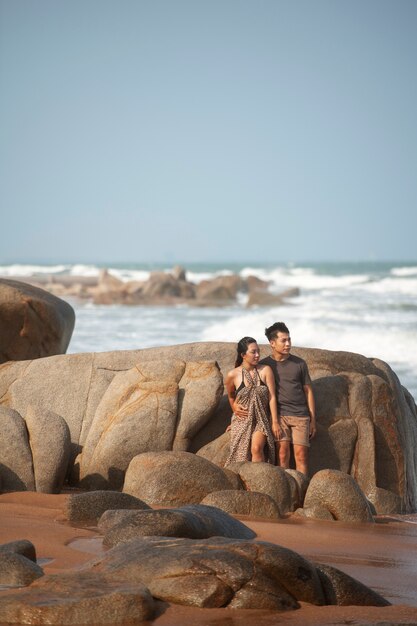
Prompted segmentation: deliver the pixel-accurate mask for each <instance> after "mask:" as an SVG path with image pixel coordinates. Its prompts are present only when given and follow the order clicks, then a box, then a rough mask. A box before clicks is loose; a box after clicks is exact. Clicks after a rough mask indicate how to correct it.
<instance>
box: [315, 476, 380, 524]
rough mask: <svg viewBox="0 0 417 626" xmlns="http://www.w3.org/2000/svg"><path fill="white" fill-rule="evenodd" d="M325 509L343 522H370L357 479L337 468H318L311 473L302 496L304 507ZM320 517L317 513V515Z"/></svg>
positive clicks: (369, 515)
mask: <svg viewBox="0 0 417 626" xmlns="http://www.w3.org/2000/svg"><path fill="white" fill-rule="evenodd" d="M309 509H315V510H317V511H318V512H319V510H320V509H325V510H327V511H328V512H329V513H330V514H331V516H332V517H333V519H335V520H338V521H343V522H373V521H374V518H373V516H372V512H371V509H370V506H369V504H368V502H367V499H366V498H365V496H364V494H363V492H362V490H361V489H360V487H359V485H358V484H357V482H356V481H355V480H354V478H352V476H349V475H348V474H345V473H344V472H341V471H339V470H321V471H320V472H317V474H315V475H314V476H313V478H312V479H311V481H310V484H309V486H308V489H307V493H306V496H305V499H304V510H305V511H308V510H309ZM316 516H318V517H321V515H320V513H319V515H316Z"/></svg>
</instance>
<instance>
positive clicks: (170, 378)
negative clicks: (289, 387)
mask: <svg viewBox="0 0 417 626" xmlns="http://www.w3.org/2000/svg"><path fill="white" fill-rule="evenodd" d="M1 297H3V304H2V303H1ZM0 314H1V317H0V322H1V323H2V324H3V325H4V328H6V329H7V330H8V331H9V332H8V334H7V345H4V346H3V347H2V351H1V352H2V355H3V359H2V360H3V361H6V362H3V364H2V365H1V366H0V419H1V421H2V438H1V439H0V490H1V492H2V495H0V503H1V504H2V505H3V503H8V506H9V507H12V508H13V507H14V511H15V513H16V514H17V517H16V522H15V524H14V525H13V522H12V521H11V519H10V517H9V518H8V517H7V516H8V515H9V514H8V508H7V506H6V508H5V507H4V506H2V507H0V521H3V522H4V526H3V527H2V528H3V531H2V530H0V538H1V540H2V541H3V543H2V544H1V545H0V584H1V585H3V587H4V588H3V591H1V592H0V624H1V623H7V624H12V623H16V624H20V623H32V624H33V623H36V624H61V625H64V624H68V626H69V625H70V624H77V623H84V624H96V625H101V624H103V625H104V624H125V623H126V624H127V623H129V622H130V623H131V622H132V621H134V622H136V623H140V622H142V621H144V620H145V621H147V622H148V623H149V621H150V620H154V621H155V624H161V626H162V625H163V624H164V623H166V624H168V623H170V622H169V621H167V622H166V621H164V620H166V619H168V620H169V619H171V617H172V619H174V620H175V619H178V615H179V613H178V611H179V607H180V606H185V607H188V608H190V610H194V611H196V610H197V609H200V610H206V609H209V608H210V611H208V614H207V615H206V614H204V616H203V617H201V618H200V617H199V620H200V623H202V624H205V623H207V624H209V623H210V620H211V619H212V618H211V617H210V615H209V614H210V612H211V611H228V612H229V613H228V614H229V615H230V611H233V614H232V615H233V616H235V615H236V616H238V615H239V614H240V612H241V611H242V610H243V609H244V611H254V613H253V616H254V622H253V623H255V621H256V619H258V618H259V615H260V612H262V615H264V614H265V616H266V619H267V620H268V619H273V618H274V616H275V617H276V615H277V614H278V615H279V619H280V621H282V619H285V620H289V618H288V617H287V615H288V614H289V613H297V614H298V613H300V614H301V613H302V612H303V611H304V608H305V607H307V609H308V611H307V612H310V613H311V611H313V616H315V617H314V619H316V620H320V619H321V620H323V619H327V618H324V617H323V615H324V613H321V616H320V615H319V614H320V611H321V610H322V609H325V608H328V607H329V606H331V607H333V609H334V610H336V608H341V607H346V606H348V607H349V609H351V608H352V607H353V606H356V608H358V607H362V610H365V609H363V607H366V615H367V616H369V615H371V613H369V611H370V610H371V607H374V609H373V610H374V611H379V613H375V614H374V617H376V616H377V615H378V616H379V617H381V619H382V616H384V619H385V618H386V616H387V615H389V613H388V611H390V610H391V609H392V607H390V606H389V604H390V597H391V596H393V597H394V602H395V601H396V598H398V597H400V598H402V597H403V595H402V591H401V578H400V579H399V582H398V583H397V582H395V585H396V591H395V593H394V592H392V593H391V596H390V586H389V577H388V579H387V578H385V579H384V582H383V583H382V582H378V580H376V582H374V584H373V585H370V584H369V583H368V581H367V580H366V579H364V580H363V581H360V580H359V579H356V577H355V576H352V573H351V572H347V571H345V568H344V566H343V564H344V563H346V562H349V561H346V560H345V561H344V560H343V559H346V554H347V555H349V551H350V548H349V546H348V547H346V545H345V547H344V552H342V553H341V554H340V550H339V547H338V546H337V544H335V545H333V544H332V543H331V541H330V540H328V543H327V544H326V538H330V537H332V538H333V540H335V541H340V540H341V538H342V537H343V535H341V534H338V533H337V531H334V530H333V528H334V527H337V526H338V525H342V526H343V525H346V524H350V525H351V530H350V536H351V537H353V535H355V533H357V532H359V533H360V534H361V535H363V537H364V540H365V538H366V541H367V542H368V543H369V542H370V538H371V537H372V536H373V534H375V535H378V536H379V535H381V536H383V537H384V540H385V543H386V544H387V545H391V546H392V553H393V555H394V556H393V559H394V561H395V551H396V549H397V550H398V551H399V553H401V554H402V555H403V557H404V554H405V553H407V550H408V551H410V547H407V548H405V544H408V543H409V546H413V545H414V542H415V536H416V533H415V532H414V527H411V529H410V528H408V525H404V524H403V525H402V526H403V528H405V527H407V531H406V532H403V531H402V530H401V529H399V528H398V522H388V527H389V528H386V529H385V534H384V532H382V534H381V531H380V530H378V529H379V528H383V525H381V524H380V523H378V522H380V521H381V520H382V519H383V518H381V516H388V515H393V516H395V517H396V519H400V516H401V513H414V512H415V511H416V510H417V466H416V463H417V461H416V458H415V449H416V447H417V407H416V405H415V402H414V400H413V398H412V397H411V395H410V394H409V393H408V391H407V390H406V389H405V388H404V387H402V386H401V383H400V381H399V380H398V377H397V376H396V374H395V373H394V372H393V371H392V369H391V368H390V367H389V366H388V365H387V364H386V363H384V362H382V361H379V360H378V359H368V358H366V357H363V356H361V355H358V354H353V353H348V352H331V351H328V350H319V349H306V348H297V349H294V352H295V354H297V355H299V356H301V357H302V358H304V359H305V360H306V361H307V363H308V366H309V370H310V373H311V376H312V380H313V388H314V393H315V396H316V403H317V437H316V438H315V439H314V440H313V442H312V446H311V450H310V475H309V476H304V475H303V474H300V472H297V471H295V470H293V469H289V470H284V469H283V468H280V467H276V466H272V465H269V464H267V463H248V462H246V463H238V464H233V465H229V466H228V467H224V464H225V458H226V456H227V451H228V447H229V433H228V432H225V429H226V426H227V424H228V423H229V421H230V406H229V404H228V401H227V397H226V395H225V393H224V383H223V381H224V376H225V374H226V372H227V371H228V370H229V369H230V368H231V367H232V365H233V362H234V354H235V345H234V344H230V343H215V342H211V343H194V344H184V345H177V346H169V347H164V348H151V349H146V350H132V351H116V352H109V353H91V354H74V355H65V354H55V355H54V356H45V353H46V354H48V352H49V354H51V353H52V354H54V353H55V352H59V351H64V350H65V345H67V343H68V341H69V338H70V335H71V332H72V327H73V323H74V318H73V314H72V310H71V308H70V307H69V305H67V304H66V303H62V301H61V300H59V298H57V297H56V296H53V295H51V294H49V293H48V294H46V295H45V292H44V291H43V290H41V289H39V288H36V287H33V286H29V285H24V284H23V283H17V282H13V281H1V284H0ZM9 319H14V320H15V325H14V326H11V325H10V324H9ZM51 337H52V338H53V340H54V341H53V342H51V341H50V339H51ZM3 341H5V340H4V339H3ZM0 347H1V345H0ZM268 352H269V346H262V347H261V353H262V356H265V355H266V354H267V353H268ZM13 355H15V356H14V358H15V360H11V359H12V358H13ZM22 355H23V358H22ZM39 357H41V358H39ZM69 490H70V493H67V495H65V496H64V492H68V491H69ZM19 492H20V493H19ZM53 494H56V495H53ZM48 499H51V500H48ZM25 502H26V503H28V502H30V503H32V504H31V506H32V505H34V506H35V509H36V511H32V513H33V515H34V518H33V517H32V518H31V516H30V515H28V509H26V511H24V510H22V508H21V505H22V503H25ZM41 502H42V503H43V505H44V509H42V507H40V506H39V504H40V503H41ZM49 502H50V503H51V504H49ZM55 506H56V507H57V509H58V510H57V511H55V513H54V516H53V519H51V517H50V512H49V509H50V508H54V507H55ZM254 515H256V516H257V518H258V520H263V521H262V522H260V521H258V522H256V523H257V524H258V526H256V527H253V526H252V521H251V520H253V516H254ZM42 516H44V517H45V518H48V520H49V521H48V524H49V530H46V529H45V526H42V522H41V519H42ZM2 517H3V519H2ZM19 517H20V518H21V519H19ZM39 518H41V519H39ZM385 519H387V518H385ZM30 520H31V521H30ZM63 524H64V525H65V528H66V529H67V530H66V531H65V532H63V529H64V527H63ZM69 524H71V527H72V531H70V532H72V533H74V535H73V536H74V537H75V536H77V535H78V536H80V537H82V538H85V539H88V538H91V539H94V541H96V544H95V545H96V547H97V541H98V542H99V544H100V549H99V552H98V553H97V554H96V557H95V558H92V556H91V554H90V555H89V558H85V559H84V558H83V559H82V563H83V565H82V567H81V569H78V570H75V569H74V563H75V561H74V552H76V550H77V548H74V549H71V550H69V551H66V552H65V555H66V556H65V559H67V561H66V562H67V565H68V566H66V565H65V563H64V564H61V567H58V568H57V569H56V571H55V572H53V571H52V570H51V571H49V563H50V556H49V555H48V550H49V546H50V545H51V547H52V543H53V541H54V539H53V537H56V536H57V535H58V536H59V537H60V538H61V539H60V540H63V539H62V538H63V537H64V536H65V537H66V540H65V541H66V545H67V546H68V541H69V536H68V528H70V527H69V526H68V525H69ZM259 524H261V526H259ZM262 524H267V525H268V524H269V525H270V526H263V532H261V533H260V532H259V528H262ZM281 524H284V525H285V524H289V526H288V529H287V533H286V534H285V533H284V536H283V535H282V534H281V532H280V531H281V530H282V526H281ZM310 524H314V525H317V524H322V525H323V526H322V527H321V530H319V531H318V537H319V541H320V543H321V544H323V546H325V547H324V548H323V549H322V550H320V551H319V553H317V552H315V551H314V548H313V546H312V545H311V544H309V543H308V538H307V539H306V540H305V541H304V543H303V541H300V542H299V543H300V545H301V546H302V545H304V547H305V549H304V552H300V545H298V544H297V542H296V543H295V544H294V543H292V544H291V542H289V541H287V540H288V533H289V528H290V527H291V528H298V529H300V528H302V529H303V531H305V532H307V531H309V530H310V529H311V528H312V526H311V525H310ZM392 524H393V525H394V526H392ZM328 525H330V526H328ZM400 526H401V524H400ZM36 527H39V528H43V530H42V531H41V530H40V531H39V532H40V533H41V532H46V536H43V537H42V538H40V536H39V534H38V535H36V532H35V533H34V534H33V531H34V530H35V529H36ZM255 528H256V529H255ZM314 528H317V527H316V526H314ZM344 528H345V531H346V532H347V533H348V534H349V531H348V530H346V529H347V528H349V527H348V526H344ZM81 529H84V530H83V531H82V532H81ZM355 529H356V530H355ZM369 529H377V530H375V531H374V533H373V534H372V533H371V534H370V530H369ZM275 531H276V534H275ZM48 533H50V535H49V534H48ZM90 533H91V534H90ZM290 534H291V533H290ZM299 534H300V533H298V535H299ZM6 535H7V537H6ZM32 536H36V541H33V542H32V540H31V537H32ZM316 536H317V535H316ZM401 537H402V538H401ZM294 538H295V537H294V536H293V539H294ZM393 538H394V539H393ZM298 539H300V537H299V536H298ZM306 541H307V544H308V545H309V548H308V549H307V548H306ZM342 541H345V540H344V539H343V540H342ZM323 542H324V543H323ZM370 543H372V542H370ZM381 545H382V544H379V549H380V550H381V549H382V548H381ZM385 549H386V547H385ZM368 553H369V549H368V547H367V548H366V551H365V554H367V555H368ZM337 554H339V557H337V556H335V555H337ZM374 554H376V553H375V552H372V550H371V551H370V553H369V555H368V556H367V557H366V558H369V559H370V560H371V562H372V560H375V556H373V555H374ZM343 555H345V556H343ZM311 557H313V558H311ZM54 560H55V559H54ZM75 560H76V559H75ZM339 563H340V564H341V568H340V569H339V567H338V566H337V565H338V564H339ZM381 563H382V567H383V568H388V566H389V563H388V561H384V560H383V561H381ZM404 563H407V568H410V567H411V570H412V566H411V565H410V564H409V559H408V560H407V557H404ZM404 563H403V567H405V565H404ZM50 565H51V567H52V563H50ZM55 566H56V564H55ZM400 570H401V566H400ZM407 571H408V570H407ZM402 573H404V571H403V572H402ZM407 576H409V577H410V576H411V580H413V576H414V573H413V571H411V573H408V574H407ZM372 580H374V579H372ZM404 584H405V583H404ZM395 585H394V586H395ZM407 598H409V599H410V603H411V605H412V608H407V607H406V608H404V607H399V608H398V609H397V607H395V608H394V609H392V610H393V612H392V615H396V616H397V617H398V615H399V614H400V613H399V609H400V608H401V619H403V620H405V621H402V622H401V623H415V621H414V622H413V621H407V620H408V619H411V618H410V615H412V616H413V618H412V619H415V618H416V610H417V609H415V608H414V606H415V605H417V598H416V597H415V591H414V590H412V591H410V593H409V595H408V596H407ZM226 607H227V608H226ZM312 607H315V608H314V609H313V608H312ZM346 610H347V609H346ZM235 612H236V613H235ZM189 615H191V614H189ZM212 615H213V614H212ZM327 615H328V613H327ZM333 615H335V614H333ZM341 615H342V613H341ZM346 615H347V614H346V613H343V619H345V618H346ZM358 615H365V613H358ZM169 616H171V617H169ZM256 616H257V617H256ZM283 616H285V618H284V617H283ZM397 617H396V619H397ZM281 618H282V619H281ZM224 619H225V618H224V616H223V617H219V620H220V623H222V620H224ZM232 619H234V617H233V618H232ZM236 619H240V618H236ZM372 619H373V618H372ZM172 623H175V621H174V622H172ZM177 623H178V622H177ZM249 623H250V622H249ZM265 623H267V622H265ZM271 623H274V622H271ZM288 623H294V624H296V623H299V624H301V623H307V622H305V621H304V622H303V621H299V622H297V618H295V621H293V622H291V621H288ZM309 623H314V621H312V622H309ZM316 623H327V622H326V621H321V622H320V621H317V622H316ZM329 623H339V622H337V621H335V622H329ZM341 623H343V622H341ZM344 623H345V622H344ZM360 623H363V622H360ZM366 623H373V622H372V621H371V622H366ZM384 623H390V622H389V621H388V622H387V621H384ZM392 623H398V621H393V622H392Z"/></svg>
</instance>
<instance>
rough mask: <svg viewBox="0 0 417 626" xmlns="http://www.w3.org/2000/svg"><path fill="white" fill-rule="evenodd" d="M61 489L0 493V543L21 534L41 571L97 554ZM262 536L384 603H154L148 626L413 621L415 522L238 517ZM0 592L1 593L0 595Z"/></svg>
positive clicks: (416, 606)
mask: <svg viewBox="0 0 417 626" xmlns="http://www.w3.org/2000/svg"><path fill="white" fill-rule="evenodd" d="M66 497H67V496H66V495H65V494H60V495H45V494H40V493H32V492H20V493H11V494H2V495H0V543H6V542H8V541H13V540H16V539H29V540H30V541H32V542H33V543H34V545H35V546H36V550H37V555H38V560H39V564H40V565H41V566H42V567H43V569H44V571H45V573H57V572H62V571H64V570H68V569H76V568H77V567H80V566H81V565H83V564H84V563H86V562H88V561H89V560H90V559H91V558H92V557H93V556H95V555H97V554H101V553H102V546H101V541H100V539H99V538H98V536H97V532H96V530H95V529H93V528H75V527H74V526H71V525H69V524H68V523H65V522H64V521H63V518H62V507H63V505H64V502H65V499H66ZM241 519H242V521H244V522H245V523H246V524H247V525H248V526H250V527H251V528H253V530H255V532H256V533H257V535H258V539H259V540H262V541H270V542H273V543H277V544H280V545H283V546H285V547H287V548H290V549H293V550H296V551H297V552H299V553H300V554H302V555H304V556H305V557H307V558H309V559H311V560H314V561H320V562H323V563H328V564H330V565H334V566H335V567H338V568H339V569H341V570H343V571H344V572H346V573H348V574H350V575H351V576H354V577H355V578H357V579H358V580H360V581H362V582H363V583H365V584H367V585H368V586H370V587H372V588H373V589H375V590H376V591H378V592H379V593H381V594H382V595H383V596H384V597H386V598H387V599H388V600H389V601H390V602H392V603H393V606H391V607H384V608H377V607H332V606H330V607H314V606H311V605H308V604H304V603H303V604H302V606H301V608H300V609H299V610H297V611H291V612H288V613H278V612H276V611H259V610H231V609H196V608H193V607H181V606H176V605H171V606H167V605H165V604H163V603H159V614H158V616H157V617H156V618H155V619H154V620H152V622H147V623H148V624H152V625H154V626H179V625H181V626H195V625H196V624H198V625H199V626H200V625H201V626H223V625H225V626H244V625H245V626H259V624H262V626H270V625H275V624H284V625H286V624H288V625H292V626H304V625H305V624H311V625H312V626H314V625H324V624H328V625H330V624H352V625H359V624H360V625H362V626H364V625H366V624H373V625H376V624H379V625H380V626H381V625H382V624H383V625H384V626H387V625H388V624H397V625H398V624H417V559H416V548H417V524H408V523H402V522H394V521H389V522H388V521H386V520H381V522H380V523H378V524H372V525H371V524H369V525H368V524H343V523H340V522H337V523H336V522H315V521H312V520H297V519H289V520H284V521H277V522H266V521H264V520H259V519H257V520H254V519H251V520H249V519H247V518H241ZM0 593H1V592H0ZM97 626H99V625H97Z"/></svg>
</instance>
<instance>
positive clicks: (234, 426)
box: [225, 367, 275, 465]
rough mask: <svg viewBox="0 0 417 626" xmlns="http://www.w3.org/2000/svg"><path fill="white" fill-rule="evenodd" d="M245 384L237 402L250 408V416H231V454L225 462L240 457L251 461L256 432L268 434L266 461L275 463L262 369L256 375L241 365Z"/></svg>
mask: <svg viewBox="0 0 417 626" xmlns="http://www.w3.org/2000/svg"><path fill="white" fill-rule="evenodd" d="M242 382H243V383H244V386H243V387H242V388H241V389H239V391H238V392H237V394H236V402H238V403H239V404H241V405H242V406H243V407H245V408H247V410H248V416H247V417H244V418H242V417H237V416H236V415H233V416H232V423H231V428H230V435H231V437H230V454H229V456H228V458H227V461H226V463H225V465H230V464H231V463H238V462H240V461H251V460H252V456H251V441H252V435H253V433H255V432H261V433H263V434H264V435H265V436H266V444H265V448H264V456H265V461H266V462H267V463H272V464H273V465H275V442H274V435H273V434H272V430H271V422H270V418H269V390H268V387H267V386H266V385H265V384H262V383H261V378H260V376H259V372H258V370H257V369H255V376H254V377H253V378H252V376H251V375H250V374H249V372H248V371H246V369H245V368H243V367H242Z"/></svg>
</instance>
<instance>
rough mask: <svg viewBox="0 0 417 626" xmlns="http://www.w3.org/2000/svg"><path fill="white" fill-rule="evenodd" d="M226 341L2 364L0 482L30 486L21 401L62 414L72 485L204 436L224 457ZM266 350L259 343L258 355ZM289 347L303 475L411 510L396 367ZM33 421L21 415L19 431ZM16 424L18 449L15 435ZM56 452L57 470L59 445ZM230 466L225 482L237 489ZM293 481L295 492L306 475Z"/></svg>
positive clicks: (229, 351)
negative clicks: (303, 407)
mask: <svg viewBox="0 0 417 626" xmlns="http://www.w3.org/2000/svg"><path fill="white" fill-rule="evenodd" d="M235 348H236V346H235V344H234V343H216V342H208V343H192V344H184V345H178V346H169V347H161V348H151V349H146V350H132V351H116V352H107V353H96V354H71V355H60V356H54V357H49V358H44V359H36V360H34V361H20V362H14V363H13V362H11V363H7V364H5V365H3V367H2V368H1V374H0V397H1V403H2V405H3V407H4V408H3V410H4V411H5V413H3V415H4V418H3V419H4V420H6V422H7V424H8V427H7V431H6V432H5V433H3V438H2V447H1V454H0V484H1V483H2V482H3V488H4V489H11V488H13V489H16V488H19V486H18V485H19V484H21V485H23V484H26V485H27V486H26V487H24V486H21V487H20V488H26V489H27V488H33V486H31V487H29V483H30V484H31V485H33V473H32V474H30V475H27V472H26V474H25V473H24V472H23V468H22V467H21V465H19V463H18V458H19V454H20V456H21V458H23V456H24V455H26V457H27V458H29V459H30V458H31V453H30V450H29V448H28V441H27V437H26V438H25V424H24V421H23V420H24V419H25V418H26V416H27V415H28V407H29V405H32V406H33V407H34V408H35V409H36V410H37V411H41V410H42V409H43V410H45V409H47V410H48V411H51V412H52V413H53V414H55V416H57V415H58V416H61V418H63V419H64V420H65V422H66V424H67V425H68V429H69V433H70V438H71V457H70V461H69V466H68V472H67V475H69V474H71V484H72V485H74V486H82V487H84V488H86V489H87V488H88V489H93V490H96V489H120V488H121V487H122V486H123V483H124V480H125V473H126V470H127V468H128V467H129V464H130V463H131V461H132V459H133V458H134V457H137V455H140V454H142V453H146V452H163V451H175V453H179V452H194V453H195V452H198V451H199V450H200V449H201V448H204V450H203V451H202V454H201V456H204V457H205V459H207V460H209V461H212V462H214V463H215V464H218V465H222V461H223V459H224V456H225V454H224V453H225V446H226V445H227V437H226V436H223V435H224V432H225V429H226V426H227V425H228V423H230V416H231V409H230V406H229V404H228V402H227V397H226V395H225V394H224V389H223V376H224V375H225V374H226V372H227V371H228V370H230V369H231V368H232V367H233V364H234V356H235ZM269 351H270V348H269V346H261V355H262V356H266V355H267V354H269ZM293 352H294V354H296V355H298V356H300V357H302V358H304V359H305V360H306V361H307V363H308V366H309V369H310V373H311V375H312V379H313V389H314V394H315V398H316V405H317V435H316V437H315V438H314V439H313V440H312V444H311V448H310V472H311V475H313V474H315V473H316V472H318V471H319V470H323V469H331V470H339V471H341V472H344V473H345V474H350V476H352V477H353V478H354V479H355V480H356V482H357V483H358V485H359V487H360V489H361V490H362V491H363V493H364V495H365V497H366V498H367V499H368V500H369V501H370V502H371V503H372V504H373V506H374V507H375V510H376V512H377V513H380V514H383V513H395V512H401V511H402V512H414V511H416V510H417V457H416V455H415V450H416V448H417V409H416V405H415V402H414V400H413V398H412V397H411V395H410V393H409V392H408V391H407V390H406V389H405V388H404V387H402V386H401V383H400V382H399V380H398V378H397V376H396V374H395V373H394V372H393V371H392V369H391V368H390V367H389V366H388V365H387V364H386V363H384V362H382V361H380V360H378V359H369V358H366V357H364V356H361V355H359V354H353V353H350V352H332V351H329V350H319V349H313V348H294V349H293ZM10 409H12V410H13V411H12V412H10ZM44 415H45V416H47V415H48V413H46V411H45V413H44ZM44 419H46V417H45V418H44ZM54 419H55V421H56V426H58V421H57V420H56V417H55V418H54ZM6 422H5V423H6ZM32 422H33V420H32ZM32 422H31V421H30V420H28V423H27V424H26V428H29V433H30V428H31V423H32ZM17 432H18V433H20V434H19V437H20V438H19V441H20V442H21V446H22V450H21V453H20V452H19V445H20V444H18V443H17V440H16V438H15V437H14V435H13V433H17ZM218 437H222V438H221V440H220V442H219V444H218V445H216V439H217V438H218ZM210 442H212V445H210V446H208V445H207V444H209V443H210ZM12 445H13V446H14V448H12ZM11 450H13V453H11ZM26 457H25V458H26ZM33 458H34V459H35V463H36V455H34V457H33ZM54 458H55V461H54V462H55V463H56V466H57V468H58V466H59V468H60V475H62V466H61V465H60V460H59V457H58V456H56V457H54ZM223 462H224V461H223ZM270 469H271V470H272V469H273V468H272V467H271V468H270ZM262 471H264V470H261V468H259V470H258V472H259V473H261V472H262ZM268 471H269V470H265V472H268ZM245 472H246V470H245ZM238 473H242V474H243V470H242V471H240V472H238ZM35 476H36V467H35ZM234 476H235V477H236V480H235V482H234V483H233V485H234V486H232V487H231V488H232V489H238V488H239V486H238V484H239V478H238V476H237V474H234ZM291 478H293V479H294V480H292V481H287V479H286V482H288V487H289V491H288V493H287V490H286V496H285V500H286V502H287V504H286V505H285V507H284V510H293V508H294V506H295V503H296V500H297V497H299V496H297V484H296V483H297V480H296V477H294V476H292V477H291ZM254 479H255V478H254V477H252V478H251V480H254ZM241 480H243V481H244V482H245V478H242V477H241ZM246 480H249V478H247V479H246ZM43 481H45V477H44V478H43ZM294 481H295V482H294ZM266 482H267V481H266ZM44 484H45V482H44ZM174 484H176V483H175V481H172V485H174ZM254 484H255V483H254ZM12 485H13V487H12ZM256 485H257V486H256V488H255V487H253V489H254V490H256V491H261V490H262V489H263V487H262V481H259V482H258V480H257V482H256ZM258 485H259V486H258ZM301 487H302V488H301ZM251 488H252V487H251ZM298 488H299V491H300V493H301V497H303V494H304V491H305V489H304V487H303V486H302V485H301V486H300V485H298ZM218 489H220V490H222V489H224V487H222V486H220V487H218ZM136 495H138V496H139V497H140V495H139V494H136ZM269 495H271V496H272V497H275V496H274V494H271V493H270V494H269ZM202 497H204V496H202ZM144 500H145V501H146V498H144ZM196 504H197V502H196ZM280 504H281V506H282V503H280ZM298 506H300V505H298ZM312 508H314V506H313V505H312Z"/></svg>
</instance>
